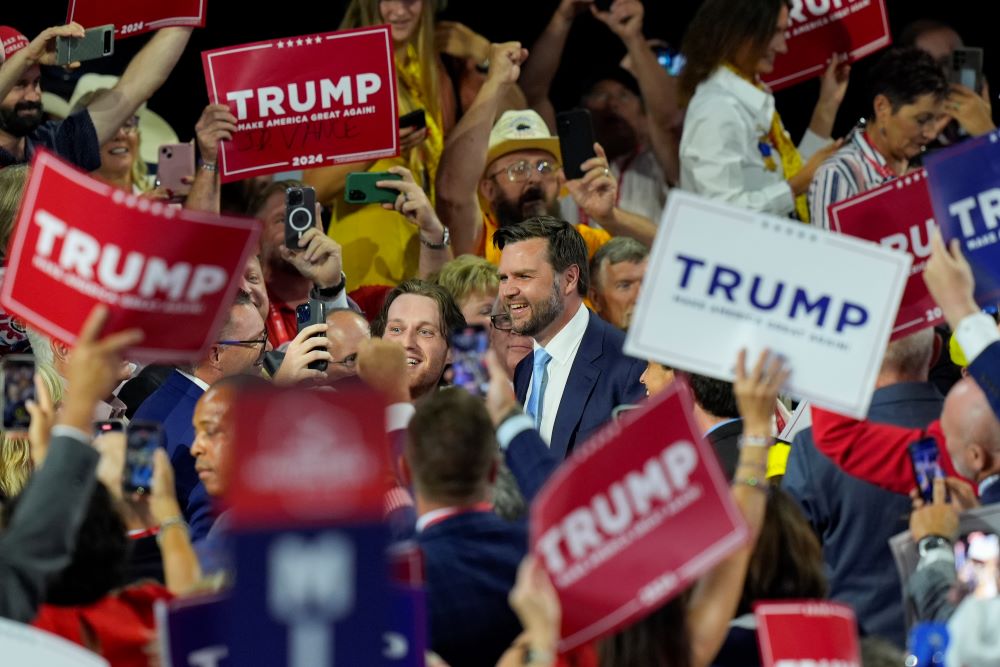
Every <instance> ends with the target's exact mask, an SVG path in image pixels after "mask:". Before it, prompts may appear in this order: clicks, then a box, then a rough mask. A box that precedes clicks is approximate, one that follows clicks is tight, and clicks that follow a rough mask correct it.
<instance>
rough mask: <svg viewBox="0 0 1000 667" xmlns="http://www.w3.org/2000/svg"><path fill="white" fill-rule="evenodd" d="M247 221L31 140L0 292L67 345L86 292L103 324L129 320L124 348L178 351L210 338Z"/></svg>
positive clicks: (233, 278) (196, 349) (182, 356)
mask: <svg viewBox="0 0 1000 667" xmlns="http://www.w3.org/2000/svg"><path fill="white" fill-rule="evenodd" d="M258 233H259V232H258V229H257V225H256V223H254V222H253V221H250V220H244V219H239V218H222V217H218V216H213V215H207V214H202V213H193V212H188V211H182V210H180V209H178V208H175V207H171V206H167V205H164V204H163V203H162V202H158V201H152V200H150V199H146V198H143V197H137V196H136V195H134V194H131V193H126V192H124V191H122V190H118V189H117V188H114V187H112V186H110V185H107V184H106V183H101V182H100V181H97V180H95V179H93V178H91V177H89V176H87V175H86V174H84V173H82V172H80V171H77V170H76V169H74V168H73V167H71V166H69V165H68V164H66V163H65V162H62V161H61V160H59V159H58V158H56V157H55V156H54V155H52V154H51V153H46V152H44V151H42V152H39V153H38V155H37V157H36V158H35V161H34V163H33V165H32V169H31V178H30V180H29V181H28V184H27V187H26V189H25V193H24V199H23V201H22V204H21V210H20V213H19V214H18V219H17V223H16V227H15V229H14V233H13V234H12V236H11V242H10V247H9V248H8V252H7V257H8V263H7V272H6V275H5V276H4V281H3V285H2V287H0V304H2V305H3V307H4V308H5V309H7V310H8V311H9V312H11V313H14V314H15V315H18V316H20V317H22V318H23V319H24V320H25V321H27V322H28V324H30V325H31V326H34V327H36V328H38V329H40V330H41V331H43V332H45V333H46V334H48V335H49V336H52V337H54V338H56V339H58V340H61V341H64V342H66V343H68V344H70V345H72V344H73V343H74V342H75V341H76V336H77V332H79V331H80V328H81V327H82V325H83V322H84V320H85V319H86V317H87V314H88V313H89V312H90V310H91V309H92V308H93V307H94V306H95V305H96V304H99V303H101V304H105V305H107V306H108V307H109V309H110V316H109V320H108V324H107V326H106V329H105V330H106V331H107V332H112V331H120V330H122V329H128V328H131V327H139V328H141V329H143V330H144V331H145V334H146V337H145V340H143V342H142V343H141V344H140V346H139V347H137V348H134V349H132V350H130V351H129V353H128V356H129V358H132V359H136V360H144V359H145V360H150V361H185V360H188V361H190V360H194V359H197V358H199V357H200V356H201V354H202V352H203V351H204V350H206V349H207V348H208V347H209V346H210V345H211V344H212V342H213V341H214V340H215V334H216V332H218V330H219V328H221V326H222V325H223V323H224V322H225V320H226V317H227V315H228V312H229V308H228V306H229V304H230V303H231V301H232V296H233V294H234V293H235V291H236V287H237V284H238V283H239V280H240V278H241V276H242V275H243V266H244V264H245V263H246V260H247V258H248V257H249V256H250V253H251V252H255V251H256V247H257V236H258Z"/></svg>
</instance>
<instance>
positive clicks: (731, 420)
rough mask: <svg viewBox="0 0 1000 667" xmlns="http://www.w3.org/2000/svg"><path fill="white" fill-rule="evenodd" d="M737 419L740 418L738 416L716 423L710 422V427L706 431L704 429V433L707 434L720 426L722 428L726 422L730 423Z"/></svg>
mask: <svg viewBox="0 0 1000 667" xmlns="http://www.w3.org/2000/svg"><path fill="white" fill-rule="evenodd" d="M739 420H740V418H739V417H733V418H732V419H724V420H722V421H721V422H718V423H716V424H712V427H711V428H710V429H708V430H707V431H705V435H708V434H709V433H711V432H712V431H718V430H719V429H720V428H722V427H723V426H725V425H726V424H732V423H733V422H738V421H739Z"/></svg>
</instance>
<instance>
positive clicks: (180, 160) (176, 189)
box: [156, 143, 194, 197]
mask: <svg viewBox="0 0 1000 667" xmlns="http://www.w3.org/2000/svg"><path fill="white" fill-rule="evenodd" d="M193 176H194V145H193V144H190V143H187V144H164V145H162V146H160V149H159V156H158V161H157V164H156V184H157V186H158V187H161V188H165V189H167V190H169V191H170V192H171V193H172V194H173V195H175V196H180V197H186V196H187V195H188V194H189V193H190V192H191V183H190V181H189V180H188V179H190V178H191V177H193ZM185 181H187V182H185Z"/></svg>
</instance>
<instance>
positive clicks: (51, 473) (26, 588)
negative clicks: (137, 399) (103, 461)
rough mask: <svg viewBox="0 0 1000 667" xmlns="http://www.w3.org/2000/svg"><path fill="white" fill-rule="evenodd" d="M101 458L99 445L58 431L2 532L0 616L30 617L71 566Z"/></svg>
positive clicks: (22, 619) (0, 545)
mask: <svg viewBox="0 0 1000 667" xmlns="http://www.w3.org/2000/svg"><path fill="white" fill-rule="evenodd" d="M98 458H99V456H98V453H97V450H95V449H94V448H93V447H90V446H89V445H87V444H85V443H84V442H81V441H79V440H77V439H76V438H73V437H70V436H66V435H56V436H53V438H52V445H51V447H50V450H49V455H48V457H47V458H46V460H45V465H44V466H42V467H41V468H40V469H39V470H38V472H36V473H35V475H34V477H33V478H32V479H31V481H30V482H29V483H28V486H27V488H25V490H24V492H23V496H22V500H21V502H20V504H19V505H18V506H17V509H16V510H15V512H14V515H13V517H11V521H10V525H9V526H7V529H6V530H5V531H3V532H2V533H0V616H2V617H5V618H10V619H13V620H15V621H19V622H22V623H27V622H29V621H31V619H33V618H34V617H35V614H36V613H37V611H38V605H39V604H41V602H42V600H43V599H44V595H45V587H46V585H47V582H48V580H49V579H50V578H51V577H53V576H54V575H55V574H57V573H59V572H60V571H62V570H63V569H64V568H65V567H66V566H67V565H69V563H70V557H71V556H72V553H73V548H74V546H75V543H76V536H77V532H78V531H79V529H80V523H81V522H82V521H83V516H84V513H85V512H86V509H87V505H88V503H89V499H90V494H91V493H92V492H93V490H94V484H95V483H96V479H97V478H96V476H95V471H96V469H97V460H98Z"/></svg>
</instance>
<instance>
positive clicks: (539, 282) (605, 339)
mask: <svg viewBox="0 0 1000 667" xmlns="http://www.w3.org/2000/svg"><path fill="white" fill-rule="evenodd" d="M493 243H494V244H495V245H496V246H497V248H499V249H500V250H501V251H502V255H501V257H500V297H501V299H502V301H503V304H504V307H505V308H506V309H507V311H508V312H509V313H510V316H511V321H512V327H513V328H512V330H513V331H514V332H515V333H519V334H522V335H525V336H531V337H532V338H533V339H534V347H533V351H532V353H531V354H529V355H528V356H527V357H525V358H524V359H523V360H522V361H521V363H520V364H518V366H517V369H516V370H515V372H514V386H515V388H516V391H517V397H518V400H520V401H522V402H523V403H524V406H525V410H526V412H527V413H528V414H530V415H531V416H532V417H533V418H534V419H535V424H536V425H537V427H538V430H539V432H540V433H541V435H542V438H543V439H544V440H546V441H547V442H548V443H549V446H550V447H551V449H552V452H553V454H555V455H556V456H557V457H559V458H565V456H566V455H567V454H568V453H569V452H570V451H572V449H573V447H574V446H575V445H576V444H577V443H579V442H583V441H584V440H586V439H587V438H588V437H589V436H590V435H592V434H593V433H594V432H595V431H597V430H598V429H599V428H600V427H601V426H603V425H604V424H605V423H606V422H607V421H608V420H609V419H610V418H611V412H612V410H614V408H615V407H616V406H618V405H621V404H623V403H637V402H638V401H639V399H641V398H642V397H643V396H644V395H645V390H644V388H643V386H642V384H641V383H640V382H639V377H640V376H641V375H642V373H643V371H644V370H645V366H646V364H645V362H643V361H639V360H638V359H632V358H631V357H627V356H625V354H624V353H623V352H622V346H623V344H624V342H625V335H624V333H622V332H621V331H620V330H618V329H616V328H615V327H613V326H612V325H610V324H608V323H607V322H605V321H604V320H602V319H601V318H599V317H597V316H596V315H594V314H593V313H591V312H590V310H589V309H588V308H587V307H586V306H585V305H584V304H583V298H584V296H586V294H587V289H588V287H589V275H588V267H587V246H586V244H585V243H584V240H583V238H582V237H581V236H580V234H579V232H577V231H576V229H574V228H573V226H572V225H570V224H569V223H567V222H565V221H563V220H558V219H556V218H551V217H537V218H529V219H528V220H525V221H524V222H522V223H521V224H518V225H510V226H506V227H501V228H500V229H498V230H497V231H496V233H495V234H494V235H493Z"/></svg>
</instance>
